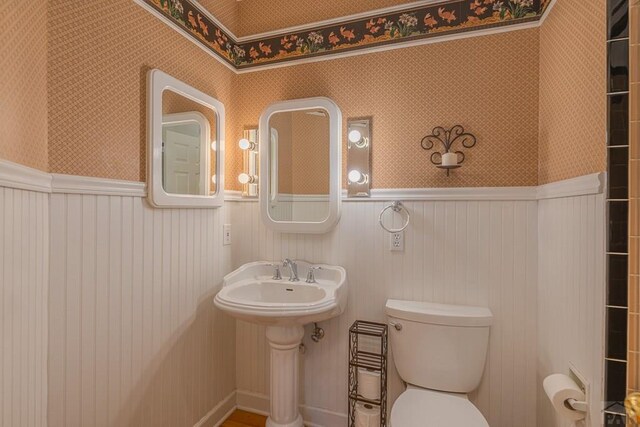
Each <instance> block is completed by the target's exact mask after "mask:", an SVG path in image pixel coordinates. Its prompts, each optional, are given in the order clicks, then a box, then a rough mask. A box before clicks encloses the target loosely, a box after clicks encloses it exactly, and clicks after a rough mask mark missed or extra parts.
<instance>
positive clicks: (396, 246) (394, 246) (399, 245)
mask: <svg viewBox="0 0 640 427" xmlns="http://www.w3.org/2000/svg"><path fill="white" fill-rule="evenodd" d="M389 250H390V251H391V252H402V251H404V231H400V232H399V233H391V234H389Z"/></svg>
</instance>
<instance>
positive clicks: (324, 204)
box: [259, 98, 342, 233]
mask: <svg viewBox="0 0 640 427" xmlns="http://www.w3.org/2000/svg"><path fill="white" fill-rule="evenodd" d="M341 132H342V114H341V113H340V109H339V108H338V106H337V105H336V104H335V103H334V102H333V101H332V100H330V99H328V98H306V99H296V100H291V101H282V102H277V103H275V104H272V105H270V106H269V107H267V109H266V110H265V111H264V112H263V113H262V116H261V117H260V126H259V134H260V138H259V140H260V148H259V149H260V178H259V183H260V191H259V193H260V209H261V213H262V219H263V221H264V222H265V224H266V225H267V226H269V227H271V228H272V229H274V230H277V231H282V232H287V233H325V232H327V231H329V230H330V229H331V228H333V227H334V226H335V225H336V223H337V222H338V220H339V219H340V199H341V197H340V193H341V188H340V187H341V186H340V183H341V172H342V166H341V165H342V160H341V157H342V151H341Z"/></svg>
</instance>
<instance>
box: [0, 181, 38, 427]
mask: <svg viewBox="0 0 640 427" xmlns="http://www.w3.org/2000/svg"><path fill="white" fill-rule="evenodd" d="M48 248H49V195H48V194H46V193H40V192H33V191H25V190H17V189H12V188H4V187H0V348H1V349H0V426H2V427H15V426H20V427H31V426H46V425H47V334H48V330H47V299H48V293H47V289H48V288H47V285H48V277H49V274H48V265H49V259H48V253H49V252H48Z"/></svg>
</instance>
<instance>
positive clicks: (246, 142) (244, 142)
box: [238, 138, 251, 150]
mask: <svg viewBox="0 0 640 427" xmlns="http://www.w3.org/2000/svg"><path fill="white" fill-rule="evenodd" d="M238 146H239V147H240V149H241V150H248V149H249V148H251V141H249V140H248V139H247V138H242V139H241V140H240V141H238Z"/></svg>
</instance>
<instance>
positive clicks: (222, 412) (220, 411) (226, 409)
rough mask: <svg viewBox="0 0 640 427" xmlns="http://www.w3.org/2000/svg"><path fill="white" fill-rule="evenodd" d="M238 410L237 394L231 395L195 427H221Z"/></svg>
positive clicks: (194, 426)
mask: <svg viewBox="0 0 640 427" xmlns="http://www.w3.org/2000/svg"><path fill="white" fill-rule="evenodd" d="M235 409H236V392H235V391H233V392H231V393H229V395H228V396H227V397H225V398H224V400H222V402H220V403H218V404H217V405H216V406H214V407H213V408H212V409H211V410H210V411H209V412H207V413H206V414H205V416H204V417H202V418H201V419H200V421H198V422H197V423H195V424H194V425H193V427H203V426H205V425H213V426H215V427H218V426H220V424H222V422H223V421H224V420H225V419H227V417H228V416H229V415H231V413H232V412H233V411H234V410H235Z"/></svg>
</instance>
